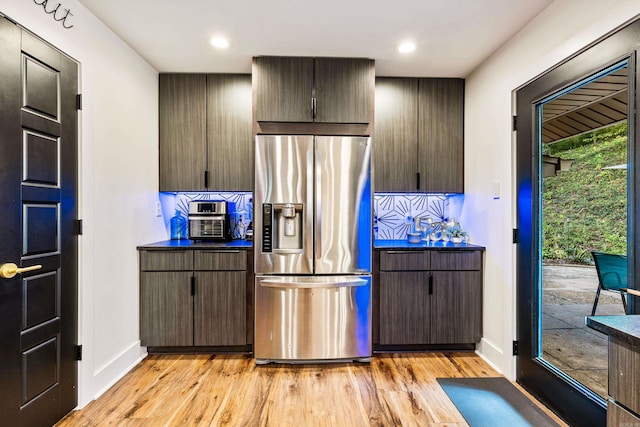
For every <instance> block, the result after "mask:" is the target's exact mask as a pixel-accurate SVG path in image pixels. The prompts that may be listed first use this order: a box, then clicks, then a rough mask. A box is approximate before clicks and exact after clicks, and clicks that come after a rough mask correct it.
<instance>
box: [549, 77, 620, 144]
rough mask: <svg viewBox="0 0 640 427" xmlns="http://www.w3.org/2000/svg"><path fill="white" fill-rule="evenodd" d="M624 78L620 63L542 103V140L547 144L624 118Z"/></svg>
mask: <svg viewBox="0 0 640 427" xmlns="http://www.w3.org/2000/svg"><path fill="white" fill-rule="evenodd" d="M627 80H628V67H623V68H620V69H618V70H616V71H614V72H612V73H609V74H607V75H605V76H602V77H600V78H598V79H596V80H593V81H591V82H589V83H587V84H585V85H583V86H579V87H577V88H575V89H573V90H571V91H570V92H568V93H566V94H564V95H562V96H560V97H559V98H556V99H554V100H553V101H550V102H548V103H546V104H544V105H543V108H542V141H543V142H544V143H545V144H550V143H553V142H557V141H560V140H562V139H565V138H568V137H570V136H575V135H580V134H583V133H585V132H590V131H592V130H595V129H599V128H602V127H605V126H609V125H612V124H614V123H618V122H621V121H623V120H626V119H627V114H628V110H629V109H628V105H627V104H628V97H629V92H628V89H627Z"/></svg>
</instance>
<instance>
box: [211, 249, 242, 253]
mask: <svg viewBox="0 0 640 427" xmlns="http://www.w3.org/2000/svg"><path fill="white" fill-rule="evenodd" d="M202 253H205V254H239V253H240V250H235V251H228V250H223V249H220V250H218V251H216V250H208V251H202Z"/></svg>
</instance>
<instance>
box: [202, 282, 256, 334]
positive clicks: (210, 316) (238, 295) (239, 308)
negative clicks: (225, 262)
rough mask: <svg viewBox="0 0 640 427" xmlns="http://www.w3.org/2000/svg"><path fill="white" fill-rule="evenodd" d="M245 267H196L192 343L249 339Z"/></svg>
mask: <svg viewBox="0 0 640 427" xmlns="http://www.w3.org/2000/svg"><path fill="white" fill-rule="evenodd" d="M246 280H247V273H246V272H244V271H197V272H196V273H195V295H194V301H193V324H194V329H193V345H196V346H219V345H233V346H236V345H245V344H246V343H247V340H246V336H247V319H246V317H247V316H246V313H247V310H246V289H245V282H246Z"/></svg>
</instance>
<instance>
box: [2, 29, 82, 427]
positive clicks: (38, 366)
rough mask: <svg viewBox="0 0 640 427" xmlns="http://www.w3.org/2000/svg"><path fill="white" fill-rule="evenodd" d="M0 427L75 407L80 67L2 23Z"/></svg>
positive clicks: (44, 421) (39, 421)
mask: <svg viewBox="0 0 640 427" xmlns="http://www.w3.org/2000/svg"><path fill="white" fill-rule="evenodd" d="M0 40H1V42H0V152H1V154H0V194H1V195H2V210H1V212H2V219H1V220H0V236H1V237H0V346H1V348H2V351H1V352H0V378H2V379H1V380H0V414H1V415H0V416H1V417H2V418H1V420H0V424H2V425H7V426H9V425H11V426H49V425H53V424H55V423H56V422H57V421H58V420H59V419H60V418H62V417H63V416H64V415H65V414H66V413H68V412H69V411H71V410H72V409H73V408H74V407H75V406H76V404H77V362H76V340H77V237H76V235H75V233H74V220H75V219H76V188H77V129H78V114H77V109H76V95H77V93H78V84H77V82H78V65H77V63H76V62H74V61H72V60H71V59H69V58H67V57H66V56H65V55H63V54H61V53H60V52H59V51H57V50H56V49H54V48H52V47H51V46H50V45H48V44H46V43H45V42H43V41H41V40H40V39H38V38H36V37H35V36H33V35H32V34H30V33H28V32H27V31H25V30H22V29H21V28H20V27H19V26H17V25H15V24H14V23H12V22H11V21H9V20H7V19H4V18H0Z"/></svg>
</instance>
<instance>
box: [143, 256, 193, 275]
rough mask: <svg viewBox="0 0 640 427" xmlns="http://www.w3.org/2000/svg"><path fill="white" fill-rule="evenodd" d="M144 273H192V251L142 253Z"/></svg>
mask: <svg viewBox="0 0 640 427" xmlns="http://www.w3.org/2000/svg"><path fill="white" fill-rule="evenodd" d="M140 270H142V271H191V270H193V252H192V251H140Z"/></svg>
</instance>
